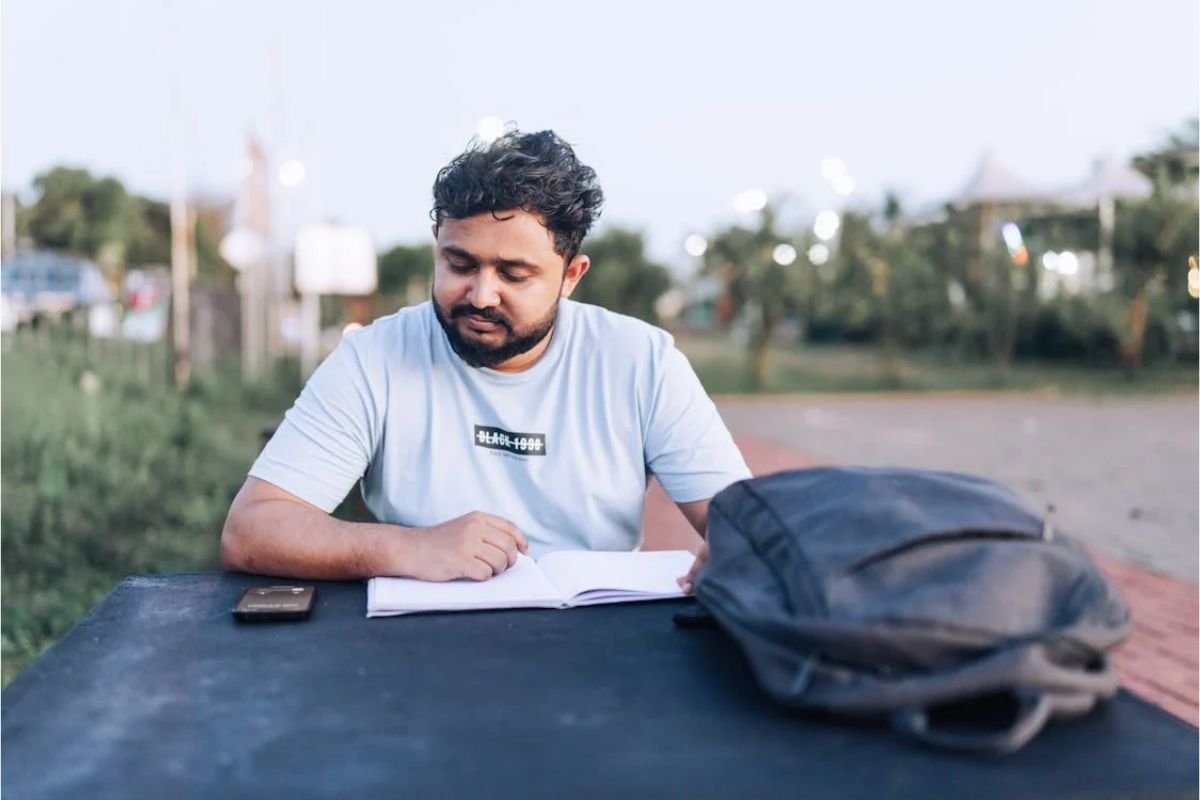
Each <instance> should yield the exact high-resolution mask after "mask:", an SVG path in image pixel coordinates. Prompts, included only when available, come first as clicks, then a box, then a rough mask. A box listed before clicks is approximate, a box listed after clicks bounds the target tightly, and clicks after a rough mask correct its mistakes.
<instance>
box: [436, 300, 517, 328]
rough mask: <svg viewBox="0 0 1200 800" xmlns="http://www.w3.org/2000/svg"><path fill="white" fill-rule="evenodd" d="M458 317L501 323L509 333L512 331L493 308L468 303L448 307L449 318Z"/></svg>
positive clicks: (505, 320)
mask: <svg viewBox="0 0 1200 800" xmlns="http://www.w3.org/2000/svg"><path fill="white" fill-rule="evenodd" d="M459 317H475V318H476V319H482V320H486V321H487V322H494V323H496V324H497V325H503V326H504V328H505V329H506V330H507V331H508V332H509V333H512V325H511V324H510V323H509V321H508V320H507V319H505V318H504V316H503V315H501V314H500V312H499V311H497V310H496V309H494V308H475V307H474V306H472V305H470V304H463V305H458V306H455V307H454V308H452V309H450V319H458V318H459Z"/></svg>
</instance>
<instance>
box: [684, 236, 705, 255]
mask: <svg viewBox="0 0 1200 800" xmlns="http://www.w3.org/2000/svg"><path fill="white" fill-rule="evenodd" d="M683 249H684V251H686V252H687V254H688V255H689V256H695V257H697V258H699V257H700V256H702V255H704V254H705V252H707V251H708V239H705V238H704V237H703V236H701V235H700V234H698V233H693V234H692V235H691V236H689V237H687V238H686V239H684V240H683Z"/></svg>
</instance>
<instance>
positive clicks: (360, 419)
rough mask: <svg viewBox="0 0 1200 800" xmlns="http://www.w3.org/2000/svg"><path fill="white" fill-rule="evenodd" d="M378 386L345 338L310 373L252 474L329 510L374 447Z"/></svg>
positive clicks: (343, 494)
mask: <svg viewBox="0 0 1200 800" xmlns="http://www.w3.org/2000/svg"><path fill="white" fill-rule="evenodd" d="M362 333H366V331H363V332H362ZM354 335H361V334H354ZM379 392H380V388H379V387H377V386H373V385H372V381H371V379H370V376H369V374H368V372H367V370H366V369H365V367H364V364H363V359H362V357H361V354H360V352H359V350H358V348H357V347H356V346H355V344H354V342H353V341H352V339H351V338H350V337H347V338H345V339H343V340H342V342H341V343H340V344H339V345H338V346H337V348H336V349H334V351H333V352H332V353H330V355H329V357H328V358H326V359H325V361H324V362H322V363H321V365H320V366H319V367H317V370H316V372H314V373H313V375H312V377H311V378H309V380H308V383H307V384H306V385H305V387H304V390H303V391H302V392H301V393H300V396H299V397H298V398H296V402H295V403H294V404H293V405H292V407H291V408H290V409H289V410H288V412H287V414H286V415H285V416H284V419H283V422H281V423H280V425H279V427H278V429H276V431H275V435H274V436H272V437H271V440H270V441H269V442H268V443H267V446H266V447H265V448H263V451H262V453H261V454H260V455H259V457H258V459H257V460H256V461H255V462H254V465H253V466H252V467H251V468H250V474H251V475H252V476H253V477H255V478H259V479H260V480H264V481H267V482H268V483H272V484H274V485H276V486H278V487H279V488H281V489H283V490H284V491H286V492H289V493H291V494H293V495H295V496H296V497H299V498H300V499H301V500H304V501H306V502H309V503H312V504H313V505H314V506H317V507H318V508H320V509H323V510H324V511H326V512H330V511H333V509H335V508H337V506H338V504H340V503H341V502H342V500H343V499H345V497H346V494H347V493H348V492H349V491H350V489H351V488H353V486H354V484H355V482H356V481H358V479H359V478H361V477H362V475H363V473H364V472H365V471H366V469H367V465H368V464H369V463H370V460H371V457H372V455H373V454H374V452H375V447H376V444H377V443H378V441H379V433H380V421H381V413H380V411H379Z"/></svg>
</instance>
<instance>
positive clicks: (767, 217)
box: [703, 206, 800, 388]
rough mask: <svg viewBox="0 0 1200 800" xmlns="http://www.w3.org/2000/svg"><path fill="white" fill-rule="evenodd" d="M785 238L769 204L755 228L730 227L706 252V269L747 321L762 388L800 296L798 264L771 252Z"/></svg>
mask: <svg viewBox="0 0 1200 800" xmlns="http://www.w3.org/2000/svg"><path fill="white" fill-rule="evenodd" d="M781 243H783V237H781V236H780V235H779V234H778V233H776V231H775V212H774V210H773V209H772V208H771V207H770V206H767V207H766V208H764V209H763V210H762V218H761V221H760V223H759V226H758V228H757V229H754V230H751V229H748V228H743V227H740V226H733V227H730V228H726V229H725V230H723V231H721V232H719V233H718V234H717V235H716V236H714V237H713V239H712V242H711V243H710V244H709V247H708V250H707V251H706V252H705V256H704V267H703V272H704V273H705V274H707V275H712V276H715V277H717V278H718V279H720V280H721V282H722V284H723V286H724V291H725V298H726V300H727V302H728V304H729V305H730V306H731V308H732V311H733V313H734V315H736V316H741V317H742V318H743V319H744V320H745V321H746V322H747V323H748V327H749V329H750V337H749V347H750V356H751V364H752V367H751V377H752V379H753V381H754V385H755V386H756V387H760V388H761V387H762V386H763V385H765V383H766V378H767V370H768V367H769V363H768V362H769V356H770V344H771V340H772V339H773V338H774V336H775V333H776V331H777V330H778V329H779V326H780V324H781V323H782V322H783V320H784V318H785V317H786V315H787V314H788V313H789V312H793V311H796V310H797V309H798V307H799V301H800V289H799V283H798V281H797V278H796V276H797V268H796V266H795V265H788V266H783V265H781V264H778V263H777V262H776V261H775V258H774V255H773V253H774V250H775V248H776V246H778V245H779V244H781Z"/></svg>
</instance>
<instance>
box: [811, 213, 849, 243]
mask: <svg viewBox="0 0 1200 800" xmlns="http://www.w3.org/2000/svg"><path fill="white" fill-rule="evenodd" d="M841 224H842V219H841V217H839V216H838V215H837V212H836V211H822V212H821V213H820V214H817V219H816V221H815V222H814V223H813V233H815V234H816V235H817V238H818V239H820V240H821V241H823V242H827V241H829V240H830V239H832V238H833V237H834V236H836V235H837V232H838V228H839V227H841Z"/></svg>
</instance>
